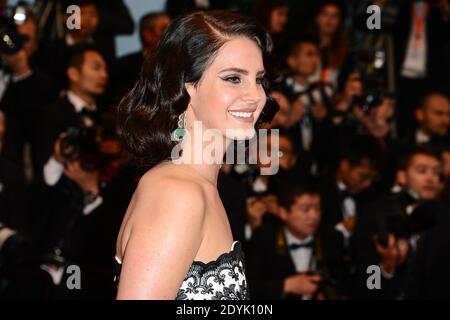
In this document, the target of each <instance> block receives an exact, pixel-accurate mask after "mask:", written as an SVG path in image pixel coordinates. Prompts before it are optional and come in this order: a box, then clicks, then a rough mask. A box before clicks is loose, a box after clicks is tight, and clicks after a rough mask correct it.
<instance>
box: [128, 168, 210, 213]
mask: <svg viewBox="0 0 450 320" xmlns="http://www.w3.org/2000/svg"><path fill="white" fill-rule="evenodd" d="M135 198H136V201H137V202H142V203H148V205H151V206H152V207H154V208H162V207H165V206H167V207H170V208H173V207H188V208H190V209H195V210H194V212H198V213H200V212H203V211H204V210H203V209H204V205H205V201H206V195H205V189H204V186H203V185H202V184H201V183H200V182H198V181H196V180H195V179H192V178H190V177H188V176H184V175H183V174H179V172H176V171H175V172H173V171H170V170H163V169H161V170H155V171H153V172H152V170H150V171H149V172H147V173H146V174H145V175H144V176H143V177H142V178H141V180H140V181H139V184H138V186H137V188H136V191H135ZM152 211H153V210H152ZM183 211H185V210H183Z"/></svg>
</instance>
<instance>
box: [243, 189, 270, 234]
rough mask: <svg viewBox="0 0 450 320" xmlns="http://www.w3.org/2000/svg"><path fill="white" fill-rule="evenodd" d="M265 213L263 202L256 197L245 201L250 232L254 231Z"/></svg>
mask: <svg viewBox="0 0 450 320" xmlns="http://www.w3.org/2000/svg"><path fill="white" fill-rule="evenodd" d="M267 211H268V208H267V204H266V202H265V201H264V200H262V199H259V198H257V197H250V198H248V199H247V216H248V222H249V224H250V227H251V228H252V230H255V228H256V227H258V226H259V225H260V224H261V222H262V217H263V215H264V213H266V212H267Z"/></svg>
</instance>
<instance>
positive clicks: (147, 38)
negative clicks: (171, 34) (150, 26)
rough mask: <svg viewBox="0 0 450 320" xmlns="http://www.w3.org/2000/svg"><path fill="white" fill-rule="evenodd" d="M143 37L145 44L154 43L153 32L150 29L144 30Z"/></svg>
mask: <svg viewBox="0 0 450 320" xmlns="http://www.w3.org/2000/svg"><path fill="white" fill-rule="evenodd" d="M141 37H142V39H143V40H144V44H152V43H153V42H154V37H153V34H152V33H151V32H150V31H149V30H145V29H144V30H142V33H141Z"/></svg>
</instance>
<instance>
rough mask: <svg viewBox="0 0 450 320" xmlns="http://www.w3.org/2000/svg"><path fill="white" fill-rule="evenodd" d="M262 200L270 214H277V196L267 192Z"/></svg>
mask: <svg viewBox="0 0 450 320" xmlns="http://www.w3.org/2000/svg"><path fill="white" fill-rule="evenodd" d="M262 200H263V201H264V202H265V203H266V206H267V211H268V212H270V213H272V214H275V215H276V214H278V199H277V196H275V195H273V194H268V195H266V196H264V197H263V198H262Z"/></svg>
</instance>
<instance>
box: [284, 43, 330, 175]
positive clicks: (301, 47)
mask: <svg viewBox="0 0 450 320" xmlns="http://www.w3.org/2000/svg"><path fill="white" fill-rule="evenodd" d="M287 64H288V66H289V68H290V71H289V72H288V73H286V74H285V76H284V78H283V79H282V80H281V82H280V83H279V84H278V88H277V89H278V90H279V91H281V92H282V93H283V94H284V95H285V96H286V97H287V98H288V100H289V101H290V103H291V111H290V115H289V118H288V120H287V121H286V124H285V127H287V128H288V131H289V135H290V136H291V137H292V139H293V141H294V143H295V147H296V149H297V150H299V157H300V159H303V158H314V162H315V164H314V167H315V168H316V169H315V170H314V171H315V172H314V174H315V175H320V174H322V173H323V172H325V171H326V170H327V169H328V163H329V162H330V159H332V158H333V154H334V150H333V149H332V148H331V147H332V146H333V145H335V144H334V143H333V142H332V141H333V140H332V138H333V136H334V135H333V134H332V129H333V128H332V123H331V121H330V120H329V116H330V114H329V113H330V109H331V108H332V106H331V102H332V96H333V94H334V88H333V87H332V86H331V85H330V84H329V83H321V82H319V83H313V82H311V77H312V76H313V75H314V74H315V73H316V71H317V70H318V68H319V64H320V48H319V44H318V42H317V39H316V38H314V37H311V36H303V37H301V38H299V39H297V40H295V41H294V42H293V44H292V47H291V50H290V52H289V55H288V58H287Z"/></svg>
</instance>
